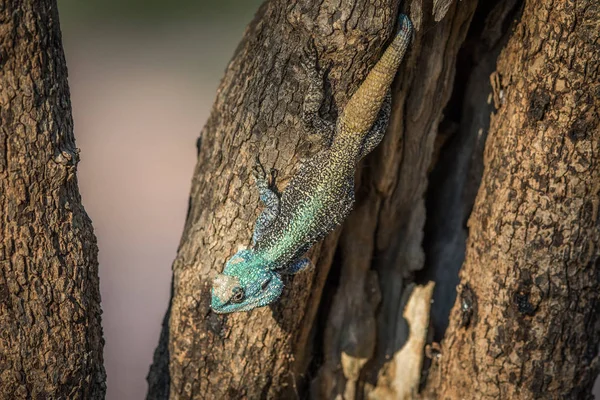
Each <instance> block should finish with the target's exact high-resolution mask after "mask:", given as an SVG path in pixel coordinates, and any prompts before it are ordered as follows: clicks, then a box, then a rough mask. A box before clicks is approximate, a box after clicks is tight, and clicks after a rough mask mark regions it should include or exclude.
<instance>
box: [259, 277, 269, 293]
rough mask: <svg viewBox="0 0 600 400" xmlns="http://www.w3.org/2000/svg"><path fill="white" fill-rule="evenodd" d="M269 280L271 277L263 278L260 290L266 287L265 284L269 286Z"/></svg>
mask: <svg viewBox="0 0 600 400" xmlns="http://www.w3.org/2000/svg"><path fill="white" fill-rule="evenodd" d="M269 282H271V278H269V279H265V280H264V281H263V282H262V283H261V284H260V288H261V289H262V290H265V289H266V288H267V286H269Z"/></svg>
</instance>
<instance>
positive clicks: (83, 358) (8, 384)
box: [0, 0, 105, 399]
mask: <svg viewBox="0 0 600 400" xmlns="http://www.w3.org/2000/svg"><path fill="white" fill-rule="evenodd" d="M77 161H78V150H77V148H76V147H75V140H74V136H73V121H72V117H71V104H70V100H69V88H68V85H67V70H66V64H65V58H64V54H63V49H62V44H61V35H60V28H59V22H58V12H57V6H56V2H55V1H48V0H44V1H42V0H27V1H14V0H0V327H1V333H0V398H2V399H21V398H22V399H25V398H28V399H29V398H35V399H51V398H52V399H59V398H61V399H67V398H68V399H82V398H85V399H102V398H104V393H105V373H104V367H103V364H102V362H103V357H102V347H103V344H104V342H103V339H102V330H101V327H100V313H101V310H100V293H99V286H98V261H97V252H98V249H97V246H96V238H95V236H94V233H93V230H92V225H91V221H90V219H89V218H88V216H87V214H86V213H85V210H84V209H83V207H82V205H81V198H80V196H79V192H78V187H77V179H76V164H77Z"/></svg>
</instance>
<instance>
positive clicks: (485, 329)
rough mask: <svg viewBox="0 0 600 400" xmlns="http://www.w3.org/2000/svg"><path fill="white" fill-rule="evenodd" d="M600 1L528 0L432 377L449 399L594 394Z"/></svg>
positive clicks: (599, 304)
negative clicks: (439, 352) (451, 305)
mask: <svg viewBox="0 0 600 400" xmlns="http://www.w3.org/2000/svg"><path fill="white" fill-rule="evenodd" d="M598 21H600V5H599V4H598V2H597V1H594V0H588V1H585V0H584V1H577V2H575V1H562V0H561V1H559V0H554V1H542V0H529V1H526V3H525V7H524V11H523V14H522V17H521V21H520V22H519V23H518V25H517V26H516V27H515V30H514V34H513V36H512V38H511V39H510V41H509V42H508V44H507V46H506V47H505V48H504V50H503V51H502V53H501V55H500V58H499V60H498V64H497V70H496V73H495V74H493V76H492V82H493V85H492V86H493V88H494V99H496V106H497V107H498V110H497V111H496V113H495V114H494V115H493V116H492V119H491V126H490V131H489V137H488V141H487V144H486V149H485V155H484V164H485V171H484V175H483V179H482V184H481V187H480V189H479V192H478V195H477V198H476V202H475V205H474V209H473V212H472V214H471V217H470V220H469V239H468V243H467V250H466V259H465V263H464V265H463V268H462V270H461V273H460V277H461V283H460V286H459V289H458V296H457V300H456V303H455V304H454V307H453V310H452V313H451V317H450V325H449V328H448V332H447V335H446V337H445V339H444V341H443V345H442V352H441V355H440V356H439V357H438V362H439V365H438V366H437V368H436V369H435V370H434V371H433V372H432V375H431V379H432V385H433V387H435V391H436V393H437V394H438V397H439V398H444V399H446V398H447V399H464V398H494V399H495V398H510V399H537V398H544V399H548V398H553V399H558V398H560V399H588V398H592V395H591V389H592V385H593V381H594V379H595V377H596V376H597V375H598V370H599V366H600V360H599V358H598V345H599V342H600V319H598V315H599V313H600V266H599V262H598V259H599V256H600V248H599V245H600V243H599V241H600V220H599V217H598V205H599V197H598V196H599V190H600V159H599V157H598V154H599V151H600V126H599V124H600V118H599V116H600V74H599V71H600V45H599V39H600V31H598Z"/></svg>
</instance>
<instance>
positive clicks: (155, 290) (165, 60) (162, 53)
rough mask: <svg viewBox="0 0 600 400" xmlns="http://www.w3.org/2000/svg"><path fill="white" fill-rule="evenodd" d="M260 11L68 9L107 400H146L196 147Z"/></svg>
mask: <svg viewBox="0 0 600 400" xmlns="http://www.w3.org/2000/svg"><path fill="white" fill-rule="evenodd" d="M260 3H261V1H258V0H238V1H235V0H225V1H224V0H204V1H198V0H172V1H168V2H167V1H163V0H87V1H81V0H58V5H59V12H60V20H61V21H60V22H61V28H62V33H63V45H64V48H65V53H66V57H67V66H68V69H69V84H70V88H71V102H72V105H73V116H74V120H75V137H76V140H77V145H78V147H79V148H80V149H81V162H80V164H79V187H80V190H81V194H82V197H83V204H84V206H85V208H86V210H87V212H88V214H89V215H90V217H91V218H92V221H93V224H94V229H95V232H96V236H97V237H98V246H99V248H100V290H101V292H102V308H103V310H104V314H103V319H102V323H103V326H104V337H105V339H106V346H105V349H104V359H105V366H106V372H107V375H108V381H107V385H108V393H107V399H108V400H117V399H119V400H121V399H127V400H129V399H143V398H144V397H145V395H146V380H145V378H146V374H147V373H148V368H149V366H150V363H151V362H152V355H153V352H154V348H155V347H156V345H157V343H158V336H159V332H160V327H161V322H162V318H163V316H164V312H165V310H166V308H167V303H168V300H169V285H170V281H171V263H172V261H173V258H174V257H175V254H176V250H177V245H178V243H179V239H180V237H181V232H182V229H183V224H184V218H185V213H186V211H187V199H188V195H189V190H190V184H191V177H192V172H193V168H194V164H195V162H196V139H197V137H198V135H199V133H200V130H201V129H202V127H203V125H204V123H205V121H206V119H207V117H208V113H209V111H210V108H211V106H212V103H213V101H214V98H215V94H216V89H217V85H218V83H219V80H220V79H221V77H222V75H223V72H224V70H225V67H226V65H227V63H228V62H229V60H230V58H231V57H232V55H233V51H234V50H235V47H236V46H237V44H238V42H239V41H240V39H241V37H242V35H243V32H244V29H245V27H246V25H247V24H248V23H249V22H250V21H251V19H252V17H253V15H254V13H255V12H256V10H257V9H258V6H259V4H260Z"/></svg>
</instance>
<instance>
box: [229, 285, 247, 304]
mask: <svg viewBox="0 0 600 400" xmlns="http://www.w3.org/2000/svg"><path fill="white" fill-rule="evenodd" d="M242 300H244V289H242V288H241V287H239V286H238V287H236V288H234V289H233V296H231V302H232V303H241V302H242Z"/></svg>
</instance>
